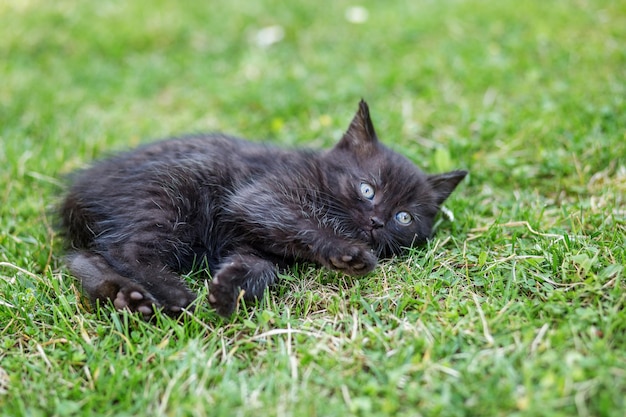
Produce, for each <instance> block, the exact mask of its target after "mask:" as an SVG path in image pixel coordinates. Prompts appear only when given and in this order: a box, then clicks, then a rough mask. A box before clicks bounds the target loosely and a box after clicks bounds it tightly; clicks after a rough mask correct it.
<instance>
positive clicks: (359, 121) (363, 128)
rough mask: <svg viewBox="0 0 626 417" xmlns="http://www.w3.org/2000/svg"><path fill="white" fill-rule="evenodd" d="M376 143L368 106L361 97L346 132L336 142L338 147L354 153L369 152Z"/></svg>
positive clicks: (376, 138)
mask: <svg viewBox="0 0 626 417" xmlns="http://www.w3.org/2000/svg"><path fill="white" fill-rule="evenodd" d="M377 143H378V137H377V136H376V131H375V130H374V124H373V123H372V119H371V118H370V111H369V107H368V106H367V103H366V102H365V100H363V99H361V101H360V103H359V110H358V111H357V112H356V115H354V118H353V119H352V122H351V123H350V126H349V127H348V130H347V131H346V133H344V135H343V137H342V138H341V140H340V141H339V143H338V144H337V146H336V147H337V148H338V149H347V150H351V151H353V152H356V153H363V152H365V153H369V151H370V150H371V149H372V148H374V147H375V146H376V144H377Z"/></svg>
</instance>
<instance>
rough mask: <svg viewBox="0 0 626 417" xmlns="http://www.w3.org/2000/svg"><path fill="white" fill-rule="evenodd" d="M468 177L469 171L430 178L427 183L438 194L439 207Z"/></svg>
mask: <svg viewBox="0 0 626 417" xmlns="http://www.w3.org/2000/svg"><path fill="white" fill-rule="evenodd" d="M466 175H467V171H463V170H458V171H451V172H446V173H443V174H435V175H429V176H428V178H427V181H428V183H429V184H430V185H431V186H432V187H433V190H434V191H435V193H436V199H437V204H438V205H441V204H442V203H443V202H444V201H446V198H448V197H449V196H450V194H452V191H454V189H455V188H456V186H457V185H459V183H460V182H461V180H462V179H463V178H465V176H466Z"/></svg>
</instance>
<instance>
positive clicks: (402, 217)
mask: <svg viewBox="0 0 626 417" xmlns="http://www.w3.org/2000/svg"><path fill="white" fill-rule="evenodd" d="M396 221H397V222H398V223H400V224H401V225H403V226H407V225H409V224H411V222H412V221H413V217H411V215H410V214H409V213H407V212H406V211H399V212H398V213H396Z"/></svg>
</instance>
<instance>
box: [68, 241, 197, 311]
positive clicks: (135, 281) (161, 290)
mask: <svg viewBox="0 0 626 417" xmlns="http://www.w3.org/2000/svg"><path fill="white" fill-rule="evenodd" d="M68 267H69V269H70V271H71V272H72V274H73V275H74V276H75V277H77V278H78V279H79V280H80V282H81V285H82V288H83V291H84V292H85V293H86V294H87V295H88V296H89V297H90V298H91V300H92V301H94V302H96V301H101V302H108V301H110V302H112V303H113V305H114V306H115V308H116V309H118V310H124V309H125V310H130V311H132V312H138V313H141V314H142V315H143V316H144V317H149V316H151V315H152V314H154V309H155V308H157V309H163V310H164V311H165V312H166V313H168V314H176V313H179V312H180V311H181V310H182V309H183V308H185V307H188V306H189V304H191V303H192V302H193V301H194V299H195V295H194V294H193V293H191V291H189V290H188V289H187V288H186V287H185V285H184V283H183V282H182V280H181V279H180V277H177V276H176V275H175V274H173V273H168V272H166V271H165V270H163V269H162V268H160V269H159V270H155V269H153V268H143V269H142V270H141V272H139V273H137V272H136V273H134V274H132V278H130V277H127V276H125V275H122V274H120V273H119V272H118V271H117V270H116V268H115V267H114V266H113V265H112V262H109V261H108V260H107V259H106V258H105V256H102V255H100V254H96V253H93V252H88V251H79V252H74V253H72V254H70V255H69V256H68ZM170 275H171V276H170ZM147 276H150V277H151V278H150V279H146V277H147Z"/></svg>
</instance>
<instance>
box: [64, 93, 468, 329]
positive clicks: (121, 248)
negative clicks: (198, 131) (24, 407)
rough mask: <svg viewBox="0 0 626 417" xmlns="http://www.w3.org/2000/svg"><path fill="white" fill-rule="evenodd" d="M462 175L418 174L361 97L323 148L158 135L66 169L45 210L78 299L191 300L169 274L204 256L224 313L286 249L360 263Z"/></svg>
mask: <svg viewBox="0 0 626 417" xmlns="http://www.w3.org/2000/svg"><path fill="white" fill-rule="evenodd" d="M466 174H467V171H464V170H456V171H452V172H447V173H444V174H438V175H427V174H425V173H423V172H422V171H420V170H419V169H418V168H417V167H416V166H415V165H414V164H413V163H411V162H410V161H409V160H408V159H407V158H405V157H404V156H402V155H400V154H399V153H396V152H394V151H391V150H390V149H389V148H387V147H385V146H384V145H383V144H382V143H381V142H380V141H379V139H378V137H377V135H376V132H375V131H374V126H373V124H372V121H371V118H370V113H369V109H368V106H367V104H366V103H365V101H363V100H361V102H360V103H359V108H358V111H357V113H356V115H355V116H354V118H353V120H352V122H351V123H350V125H349V128H348V130H347V131H346V133H345V134H344V135H343V137H342V138H341V140H340V141H339V142H338V143H337V144H336V145H335V146H334V147H333V148H331V149H329V150H323V151H315V150H307V149H292V150H286V149H282V148H277V147H272V146H269V145H266V144H259V143H253V142H248V141H245V140H243V139H239V138H235V137H230V136H226V135H223V134H208V135H191V136H185V137H179V138H172V139H166V140H163V141H160V142H155V143H152V144H148V145H144V146H140V147H139V148H137V149H135V150H131V151H128V152H126V153H121V154H119V155H117V156H114V157H111V158H109V159H104V160H102V161H100V162H97V163H95V164H94V165H92V166H91V167H90V168H87V169H85V170H82V171H79V172H78V173H76V174H75V175H74V178H73V183H72V184H71V185H70V187H69V190H68V192H67V194H66V195H65V197H64V199H63V202H62V203H61V207H60V210H59V211H60V220H61V221H60V223H61V229H62V233H63V234H64V235H65V237H66V240H67V242H68V254H67V256H66V261H67V265H68V268H69V270H70V272H71V273H72V275H74V276H75V277H77V278H78V279H79V280H80V283H81V285H82V289H83V292H84V293H86V295H87V296H88V297H89V298H90V300H91V301H92V303H98V302H101V303H108V302H112V304H113V305H114V307H115V308H116V309H118V310H121V309H128V310H130V311H133V312H138V313H140V314H142V315H143V316H144V317H146V318H149V317H150V316H152V315H153V314H154V311H155V309H161V310H162V311H164V312H165V313H167V314H172V315H176V314H179V313H180V312H181V311H182V310H183V309H189V310H192V309H193V304H192V303H193V302H194V300H195V298H196V296H195V294H194V293H193V292H192V291H190V290H189V288H188V287H187V286H186V285H185V282H184V279H183V278H182V277H181V276H180V274H181V273H187V272H189V271H191V270H193V269H194V267H195V268H198V267H208V270H209V272H210V274H211V276H212V280H211V282H210V284H209V295H208V301H209V303H210V305H211V306H212V307H213V308H215V310H216V311H217V313H219V314H220V315H222V316H229V315H231V314H232V313H233V312H234V310H235V309H236V307H237V302H238V300H239V298H238V297H240V295H241V292H242V291H243V298H244V299H245V300H254V299H257V298H259V297H261V296H262V295H263V293H264V291H265V289H266V288H267V287H269V286H271V285H272V284H275V283H276V282H277V279H278V272H279V271H281V270H283V269H284V268H287V267H289V266H290V265H293V264H294V263H295V262H296V261H300V262H312V263H316V264H319V265H322V266H324V267H326V268H330V269H332V270H336V271H339V272H342V273H345V274H348V275H352V276H362V275H366V274H368V273H369V272H371V271H372V270H374V268H375V267H376V264H377V261H378V259H379V258H386V257H390V256H392V255H396V254H401V253H402V252H403V251H404V250H405V249H406V248H410V247H413V246H416V245H420V244H422V243H424V242H425V241H426V240H427V239H428V238H429V237H430V236H431V234H432V231H433V230H432V229H433V221H434V218H435V216H436V214H437V212H438V211H439V208H440V206H441V204H442V203H443V202H444V201H445V200H446V199H447V198H448V196H449V195H450V193H452V191H453V190H454V189H455V188H456V186H457V185H458V184H459V182H460V181H461V180H462V179H463V178H464V177H465V176H466Z"/></svg>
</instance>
